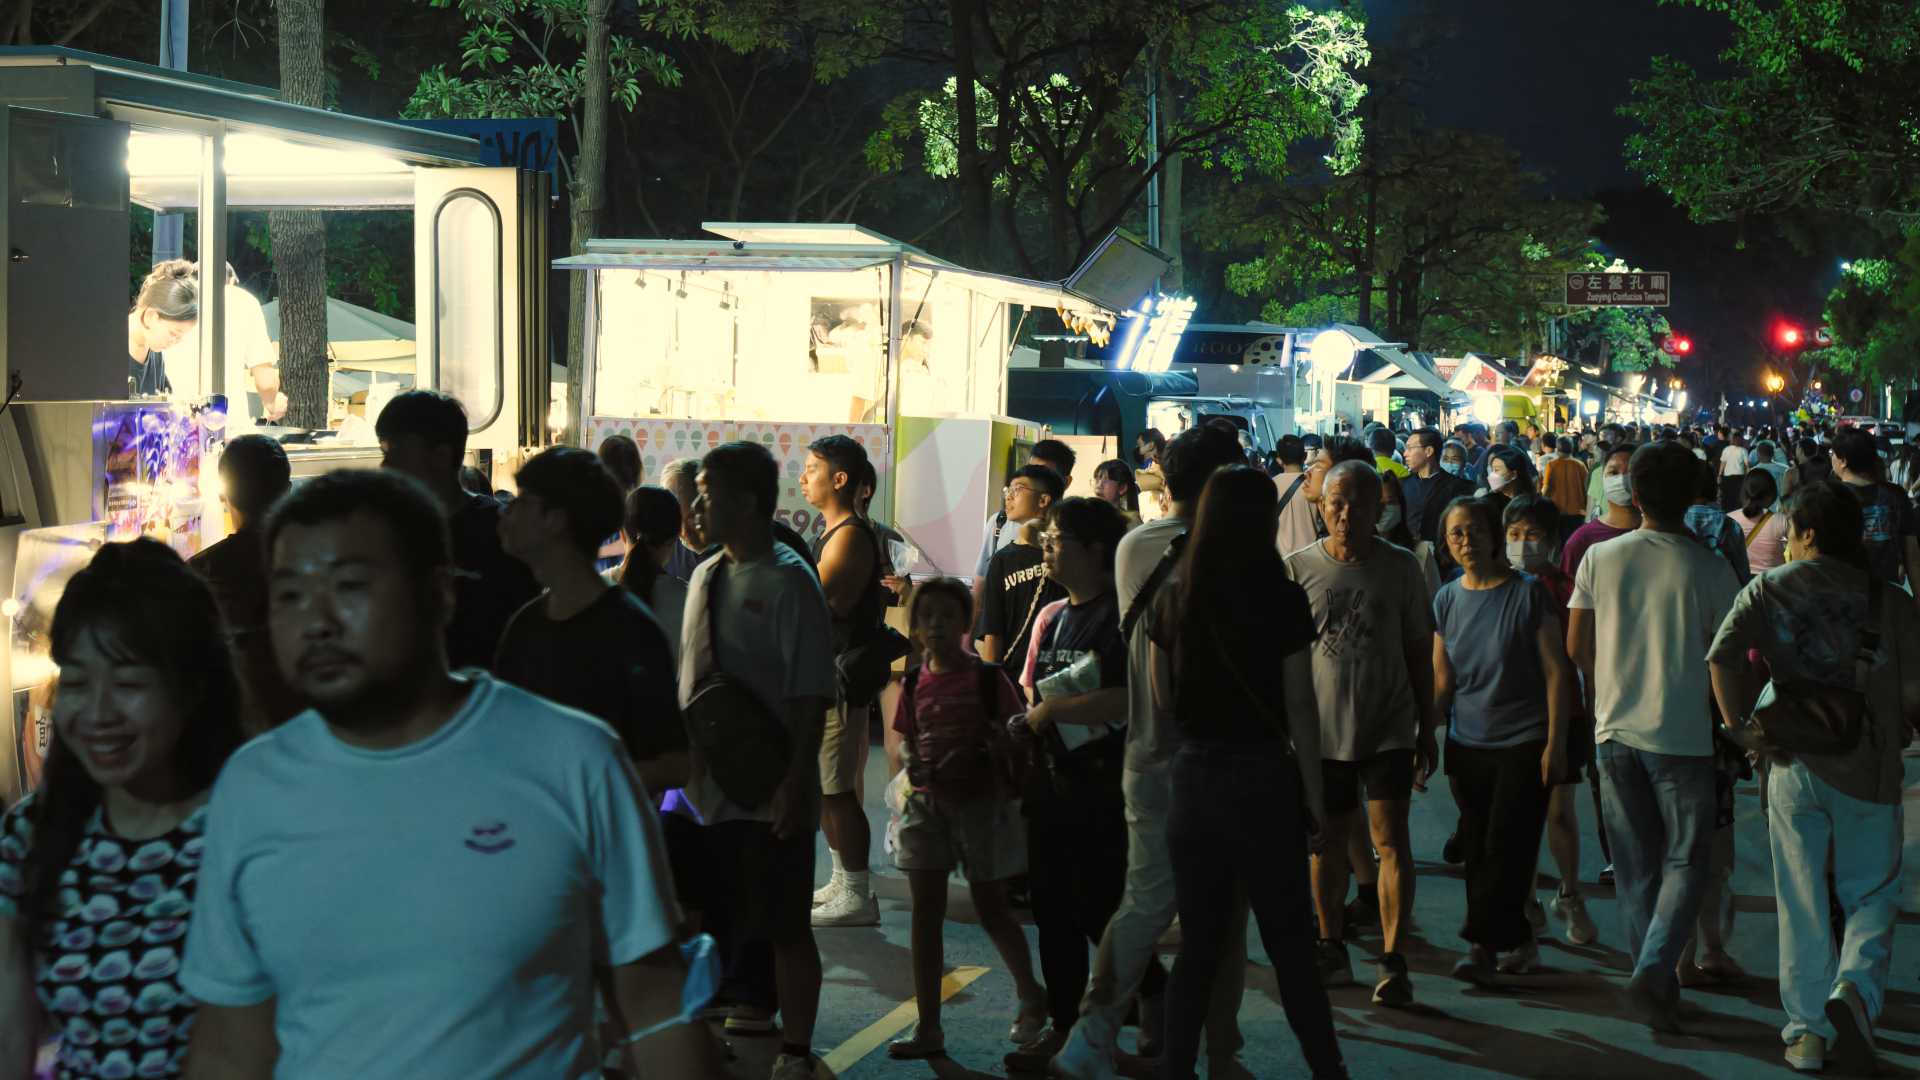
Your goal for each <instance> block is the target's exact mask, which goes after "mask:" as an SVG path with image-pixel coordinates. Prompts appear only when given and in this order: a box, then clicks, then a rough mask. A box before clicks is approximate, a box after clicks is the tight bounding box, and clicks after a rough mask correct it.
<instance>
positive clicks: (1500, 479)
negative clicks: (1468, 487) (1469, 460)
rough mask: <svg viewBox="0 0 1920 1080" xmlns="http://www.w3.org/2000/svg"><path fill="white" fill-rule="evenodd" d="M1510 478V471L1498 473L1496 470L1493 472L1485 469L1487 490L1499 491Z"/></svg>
mask: <svg viewBox="0 0 1920 1080" xmlns="http://www.w3.org/2000/svg"><path fill="white" fill-rule="evenodd" d="M1512 480H1513V474H1512V473H1498V472H1494V471H1493V470H1492V469H1488V470H1487V490H1488V491H1499V490H1500V489H1501V488H1503V487H1506V486H1507V484H1508V483H1510V482H1511V481H1512Z"/></svg>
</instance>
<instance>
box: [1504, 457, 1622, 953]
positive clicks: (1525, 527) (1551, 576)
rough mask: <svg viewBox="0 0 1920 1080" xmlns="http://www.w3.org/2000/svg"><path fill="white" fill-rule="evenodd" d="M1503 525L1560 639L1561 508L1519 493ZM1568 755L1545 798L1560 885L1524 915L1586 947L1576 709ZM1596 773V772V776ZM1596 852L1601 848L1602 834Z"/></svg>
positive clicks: (1569, 589)
mask: <svg viewBox="0 0 1920 1080" xmlns="http://www.w3.org/2000/svg"><path fill="white" fill-rule="evenodd" d="M1501 523H1502V524H1503V525H1505V526H1506V545H1507V561H1508V562H1509V563H1512V564H1513V566H1514V568H1515V569H1517V570H1520V571H1521V572H1522V573H1526V574H1531V575H1533V576H1534V577H1535V578H1537V579H1539V581H1540V585H1541V587H1542V588H1544V589H1546V591H1547V595H1548V596H1550V597H1552V598H1553V609H1554V614H1555V616H1556V617H1558V618H1559V620H1560V633H1561V636H1562V638H1564V637H1565V636H1566V630H1567V601H1569V600H1571V599H1572V598H1573V578H1571V577H1569V576H1568V575H1567V574H1566V573H1564V572H1562V571H1561V569H1560V545H1559V542H1558V541H1557V539H1556V538H1557V537H1558V535H1559V527H1560V508H1559V506H1558V505H1556V504H1555V503H1553V502H1552V501H1550V500H1549V499H1547V498H1546V497H1545V496H1542V495H1523V496H1521V497H1520V498H1518V499H1515V500H1513V501H1512V502H1510V503H1508V504H1507V510H1506V513H1505V514H1504V515H1503V517H1502V519H1501ZM1569 716H1570V717H1571V719H1572V722H1571V724H1570V727H1569V730H1568V732H1567V759H1566V763H1565V766H1564V771H1563V772H1562V773H1561V774H1560V782H1559V783H1558V784H1555V785H1554V788H1553V792H1552V794H1551V796H1550V797H1549V799H1548V801H1547V849H1548V851H1549V852H1551V853H1552V855H1553V862H1554V866H1555V868H1556V869H1558V870H1559V871H1560V885H1559V888H1558V889H1557V890H1556V891H1555V893H1554V897H1553V900H1552V901H1551V902H1549V903H1548V904H1547V906H1546V907H1545V908H1542V907H1540V906H1539V903H1538V901H1531V902H1529V903H1528V905H1527V914H1528V917H1530V918H1532V919H1533V920H1534V925H1535V927H1536V928H1541V929H1544V928H1545V926H1546V915H1547V912H1548V911H1552V913H1553V915H1554V917H1555V918H1557V919H1559V920H1560V922H1562V923H1563V924H1565V926H1566V935H1567V941H1569V942H1570V943H1572V944H1574V945H1590V944H1592V943H1593V942H1594V940H1595V939H1596V938H1598V937H1599V936H1600V931H1599V928H1598V927H1596V926H1595V925H1594V922H1593V916H1591V915H1589V914H1588V913H1587V900H1586V896H1585V895H1584V894H1583V893H1582V892H1581V890H1580V817H1579V813H1578V811H1577V809H1576V807H1575V804H1574V800H1575V799H1577V798H1578V797H1579V790H1578V788H1579V785H1580V783H1581V782H1582V780H1583V779H1587V776H1586V774H1587V771H1588V769H1589V767H1590V766H1591V765H1592V763H1593V757H1594V754H1593V724H1592V722H1591V721H1590V720H1589V719H1588V718H1587V717H1586V716H1585V715H1584V714H1583V712H1582V711H1581V710H1578V709H1575V710H1574V711H1573V712H1572V713H1570V714H1569ZM1597 775H1598V774H1595V776H1596V777H1597ZM1593 797H1594V804H1593V809H1594V820H1596V821H1597V820H1599V814H1600V802H1599V799H1600V789H1599V788H1598V787H1594V788H1593ZM1601 851H1602V853H1603V854H1604V853H1605V851H1606V841H1605V838H1604V836H1603V837H1602V839H1601Z"/></svg>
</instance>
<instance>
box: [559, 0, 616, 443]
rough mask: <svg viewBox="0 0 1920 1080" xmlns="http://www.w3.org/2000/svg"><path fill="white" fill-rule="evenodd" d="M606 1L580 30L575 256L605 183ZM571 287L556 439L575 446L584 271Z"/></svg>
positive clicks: (582, 369)
mask: <svg viewBox="0 0 1920 1080" xmlns="http://www.w3.org/2000/svg"><path fill="white" fill-rule="evenodd" d="M611 6H612V0H588V4H587V31H586V46H587V59H586V69H587V70H586V86H585V88H584V90H583V91H582V94H583V96H584V98H585V100H584V101H582V102H581V105H580V159H579V165H578V166H577V167H576V168H575V169H574V170H573V191H572V192H571V193H570V195H571V197H570V199H569V203H570V205H569V208H568V209H569V217H570V220H571V223H572V225H573V247H572V251H573V254H575V255H580V254H584V253H585V252H586V250H587V241H588V240H590V239H592V238H593V236H594V234H595V233H597V232H598V231H599V229H600V207H601V204H602V203H603V202H604V201H605V199H604V194H605V192H606V186H607V110H608V108H609V107H610V102H611V100H612V97H613V84H612V75H611V74H610V72H609V71H608V67H607V62H608V61H607V53H608V48H609V41H608V29H607V11H608V9H609V8H610V7H611ZM567 276H568V277H569V278H571V279H572V281H571V289H570V291H569V293H568V307H567V426H566V430H565V432H563V433H562V435H561V441H562V442H563V443H565V444H567V445H570V446H571V445H578V444H579V442H580V432H581V431H582V430H583V429H584V426H585V420H586V418H585V417H584V416H582V415H581V410H582V409H583V408H584V407H585V402H584V401H583V400H582V397H581V391H582V389H583V388H584V386H585V380H586V353H585V346H586V341H585V334H586V328H585V327H584V326H583V325H582V324H581V318H582V313H583V312H585V311H586V306H587V282H586V279H587V275H585V274H568V275H567Z"/></svg>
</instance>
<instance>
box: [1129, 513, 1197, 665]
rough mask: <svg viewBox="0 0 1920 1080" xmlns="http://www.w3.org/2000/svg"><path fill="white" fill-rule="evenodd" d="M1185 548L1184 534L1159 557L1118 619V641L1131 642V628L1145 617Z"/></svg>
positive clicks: (1169, 544) (1173, 541)
mask: <svg viewBox="0 0 1920 1080" xmlns="http://www.w3.org/2000/svg"><path fill="white" fill-rule="evenodd" d="M1186 546H1187V534H1186V533H1181V534H1180V535H1179V536H1176V537H1174V538H1173V540H1172V541H1171V542H1169V543H1168V544H1167V551H1166V554H1164V555H1162V556H1160V561H1159V563H1157V564H1155V566H1154V568H1153V573H1152V574H1149V575H1148V576H1147V582H1146V584H1144V585H1142V586H1140V592H1139V595H1137V596H1135V597H1134V598H1133V603H1132V604H1130V605H1128V607H1127V613H1126V614H1125V615H1124V616H1122V617H1121V619H1120V640H1122V641H1132V640H1133V628H1134V627H1135V626H1136V625H1138V624H1139V622H1140V618H1141V616H1143V615H1145V614H1146V613H1147V609H1148V608H1149V606H1150V605H1152V603H1153V596H1154V594H1155V593H1157V592H1159V591H1160V586H1161V585H1164V584H1166V580H1167V575H1168V574H1171V573H1173V568H1174V565H1175V564H1177V563H1178V562H1179V561H1180V553H1181V552H1182V551H1184V550H1185V549H1186Z"/></svg>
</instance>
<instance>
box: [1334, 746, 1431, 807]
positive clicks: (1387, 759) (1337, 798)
mask: <svg viewBox="0 0 1920 1080" xmlns="http://www.w3.org/2000/svg"><path fill="white" fill-rule="evenodd" d="M1320 778H1321V789H1322V794H1323V795H1324V797H1325V798H1326V803H1327V813H1328V814H1350V813H1352V812H1353V811H1355V810H1358V809H1360V793H1361V789H1362V788H1363V787H1364V788H1365V790H1366V797H1367V801H1368V802H1405V801H1406V800H1408V799H1411V798H1413V751H1412V750H1382V751H1381V752H1380V753H1378V754H1375V755H1373V756H1372V757H1370V758H1365V759H1362V760H1360V761H1333V760H1331V759H1327V758H1322V759H1321V760H1320Z"/></svg>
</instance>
